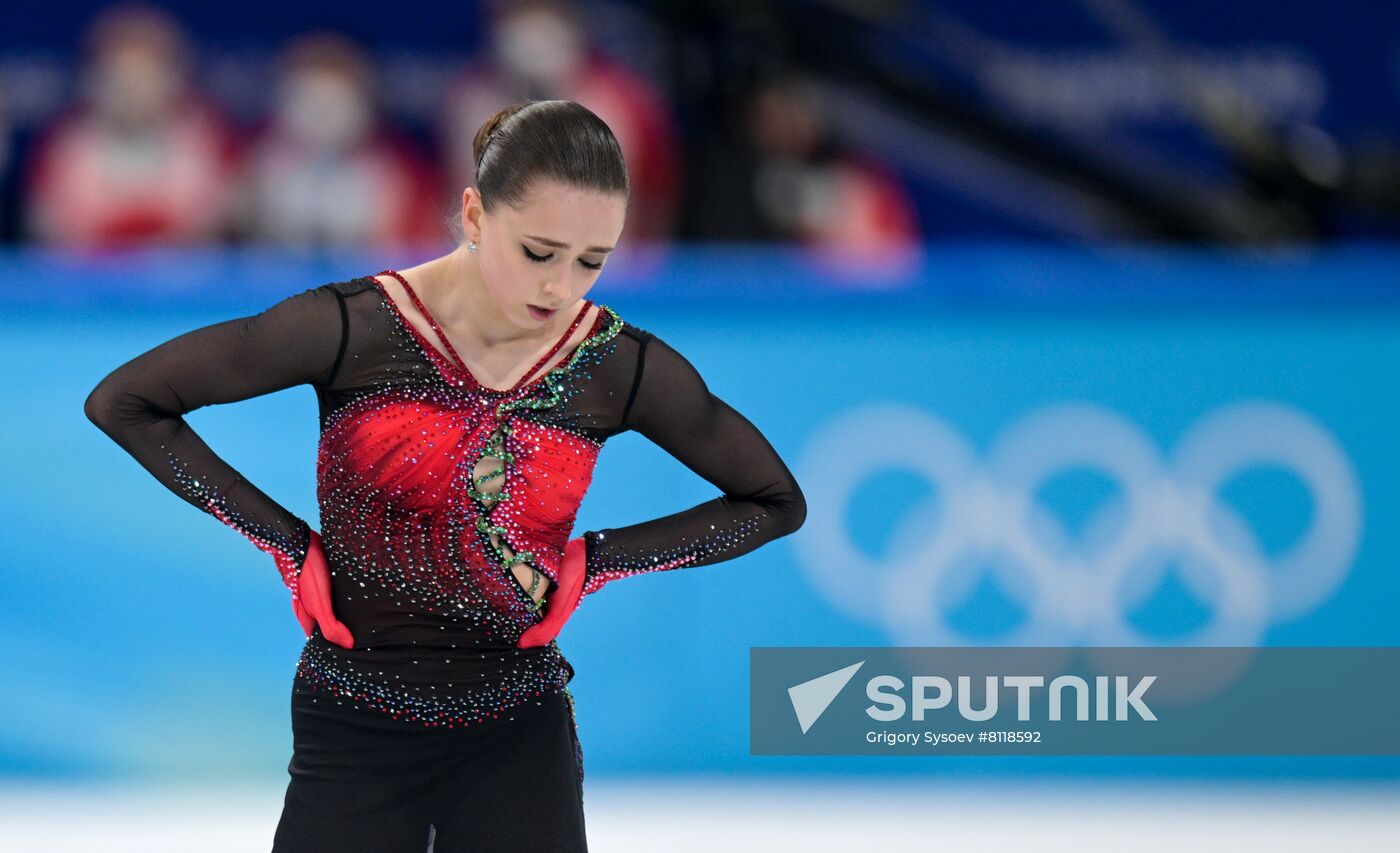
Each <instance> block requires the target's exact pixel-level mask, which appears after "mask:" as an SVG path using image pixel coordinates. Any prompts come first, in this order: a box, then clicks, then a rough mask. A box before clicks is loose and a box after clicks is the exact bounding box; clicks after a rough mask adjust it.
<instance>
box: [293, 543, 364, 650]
mask: <svg viewBox="0 0 1400 853" xmlns="http://www.w3.org/2000/svg"><path fill="white" fill-rule="evenodd" d="M297 575H298V579H297V587H296V593H295V594H294V595H293V596H292V611H293V612H294V613H296V617H297V621H298V622H300V623H301V628H302V630H303V631H305V632H306V636H308V637H309V636H311V632H312V631H313V630H314V629H315V627H316V626H317V625H320V626H321V636H323V637H325V638H326V639H327V640H330V641H331V642H332V643H335V644H336V645H337V646H340V647H342V648H346V649H353V648H354V647H355V638H354V636H352V635H351V633H350V629H349V628H346V627H345V625H344V624H343V623H342V622H341V621H340V620H339V619H337V618H335V611H334V610H333V609H332V608H331V570H330V565H329V564H327V562H326V552H325V551H324V550H323V548H322V546H321V534H319V533H317V532H316V531H314V530H313V531H311V544H310V546H309V547H307V549H306V562H304V563H302V565H301V569H300V570H299V571H298V573H297Z"/></svg>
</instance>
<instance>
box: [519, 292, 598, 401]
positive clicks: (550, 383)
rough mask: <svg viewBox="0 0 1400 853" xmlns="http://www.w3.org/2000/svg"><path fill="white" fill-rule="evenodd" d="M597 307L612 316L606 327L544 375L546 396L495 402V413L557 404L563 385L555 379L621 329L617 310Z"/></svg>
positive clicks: (561, 394) (580, 343)
mask: <svg viewBox="0 0 1400 853" xmlns="http://www.w3.org/2000/svg"><path fill="white" fill-rule="evenodd" d="M599 308H600V310H602V311H605V312H607V314H608V316H609V317H611V318H612V322H610V323H609V324H608V327H607V328H606V329H604V330H603V331H601V332H599V333H598V334H596V335H593V336H592V337H588V338H584V339H583V340H582V341H580V342H579V345H578V348H577V349H575V350H574V354H573V355H571V356H569V358H568V359H567V360H566V361H564V362H563V363H562V364H560V365H559V366H557V367H555V368H553V369H551V370H550V371H549V372H548V373H546V374H545V375H544V387H545V388H546V389H547V390H548V391H549V392H550V393H549V394H548V395H547V396H540V397H535V398H533V399H528V400H527V399H522V400H504V401H502V402H501V403H499V404H497V406H496V414H498V415H504V414H505V413H506V412H508V411H511V410H512V409H518V408H520V407H521V406H529V407H530V408H531V409H548V408H551V407H553V406H557V405H558V404H559V401H560V399H562V396H563V393H564V386H563V384H562V383H560V382H558V381H557V380H559V379H561V378H563V377H564V375H565V374H567V373H568V372H569V371H570V370H573V368H574V365H575V364H576V363H577V362H578V360H579V359H580V358H582V357H583V355H584V353H586V352H587V351H588V350H590V349H594V348H596V347H600V346H602V345H603V344H605V343H607V342H608V341H610V340H612V339H613V338H615V337H617V333H618V332H621V331H622V318H621V317H619V316H618V314H617V312H616V311H614V310H612V309H611V308H609V307H608V306H606V305H602V306H599Z"/></svg>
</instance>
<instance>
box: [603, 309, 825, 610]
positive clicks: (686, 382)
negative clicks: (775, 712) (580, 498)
mask: <svg viewBox="0 0 1400 853" xmlns="http://www.w3.org/2000/svg"><path fill="white" fill-rule="evenodd" d="M637 370H638V374H637V377H636V393H635V395H634V396H633V397H632V400H631V403H630V406H629V407H628V409H627V411H626V412H625V414H624V419H623V425H624V427H625V428H627V429H634V430H636V431H637V432H639V433H641V434H642V435H644V436H646V437H647V438H648V439H650V440H651V441H653V442H654V443H655V444H656V445H657V446H659V447H661V448H662V449H663V450H665V451H667V452H668V453H670V454H671V455H672V456H674V457H675V458H676V459H678V460H679V461H680V462H682V463H683V464H684V465H685V466H686V467H688V468H690V470H692V471H694V472H695V473H696V474H699V475H700V476H701V477H704V478H705V479H706V480H707V481H709V482H710V483H711V484H713V485H714V486H715V487H716V488H718V489H719V490H720V492H721V495H720V496H719V497H716V498H714V499H712V500H709V501H706V502H704V503H701V504H699V505H697V506H694V507H691V508H690V509H687V510H684V511H682V512H677V513H674V514H671V515H667V516H664V517H661V518H656V519H653V520H650V521H646V522H642V523H640V524H634V525H631V526H628V527H620V528H613V529H607V530H597V531H588V532H587V533H585V534H584V536H583V538H584V539H585V541H586V543H587V564H586V576H587V581H586V583H585V586H584V593H585V594H587V593H590V592H593V591H595V590H596V589H598V588H599V587H601V586H602V585H603V584H604V583H606V582H608V581H610V580H614V579H616V578H619V577H623V576H626V575H633V574H640V573H642V572H651V571H659V570H665V569H674V568H680V567H682V566H703V565H707V564H710V563H718V562H721V561H724V560H729V559H733V558H734V557H738V556H740V555H743V554H746V553H748V552H750V551H752V550H754V549H755V548H758V547H759V546H760V545H763V544H765V543H767V542H770V541H772V540H774V539H777V538H778V537H780V536H785V535H787V534H789V533H792V532H794V531H796V530H797V529H798V528H799V527H801V526H802V522H803V521H804V520H805V518H806V515H807V505H806V501H805V499H804V498H803V495H802V490H801V489H800V488H799V487H798V485H797V481H796V479H795V478H794V477H793V476H792V472H791V471H789V470H788V467H787V465H786V464H784V462H783V460H782V458H781V457H779V456H778V453H777V451H775V450H774V449H773V446H772V445H771V444H770V443H769V442H768V439H767V438H765V437H764V435H763V433H761V432H759V430H758V428H757V427H755V426H754V425H753V424H752V423H751V422H750V421H749V420H748V419H747V418H745V417H744V416H743V415H741V414H740V413H739V412H737V411H735V410H734V409H733V408H732V407H731V406H730V405H729V404H727V403H725V402H724V401H723V400H721V399H720V398H719V397H717V396H715V395H714V394H713V393H711V391H710V390H709V388H708V387H707V386H706V384H705V380H704V379H703V378H702V377H701V376H700V374H699V372H697V371H696V369H695V367H694V366H693V365H692V364H691V363H690V362H689V361H688V360H687V359H686V358H685V357H684V356H682V355H681V354H680V353H678V352H676V351H675V350H674V349H672V348H671V347H670V346H668V345H667V344H666V343H665V342H664V341H662V340H661V339H660V338H657V337H655V336H649V337H648V338H647V339H646V340H645V341H644V344H643V347H642V349H641V354H640V356H639V363H638V366H637Z"/></svg>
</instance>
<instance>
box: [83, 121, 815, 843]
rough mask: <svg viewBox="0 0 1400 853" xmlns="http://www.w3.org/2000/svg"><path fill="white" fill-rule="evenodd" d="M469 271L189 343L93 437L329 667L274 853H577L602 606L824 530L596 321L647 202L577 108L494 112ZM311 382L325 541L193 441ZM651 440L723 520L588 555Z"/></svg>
mask: <svg viewBox="0 0 1400 853" xmlns="http://www.w3.org/2000/svg"><path fill="white" fill-rule="evenodd" d="M473 153H474V154H475V156H476V162H477V186H476V187H468V188H466V189H465V191H464V192H463V194H462V209H461V214H462V231H463V234H462V238H463V243H462V244H461V245H459V246H458V247H457V248H456V249H455V250H453V251H452V252H450V253H448V254H446V255H444V256H442V257H439V258H436V259H434V260H431V261H428V262H426V263H423V264H420V265H418V266H415V267H410V268H408V269H403V270H398V271H394V270H385V271H384V272H382V273H379V274H377V275H372V276H364V277H361V278H355V279H352V280H349V281H343V282H335V283H331V284H325V285H322V286H320V287H316V288H314V289H311V290H307V291H304V292H302V293H299V294H296V295H293V296H290V297H288V298H286V299H284V300H282V301H280V302H278V303H276V304H275V305H273V306H271V307H270V308H268V309H267V310H265V311H263V312H262V313H260V314H257V315H254V316H250V317H244V318H240V319H234V320H228V321H225V322H222V323H216V324H214V325H211V326H207V327H204V328H201V329H197V330H194V331H192V332H188V333H186V334H184V335H181V336H179V337H177V338H174V339H173V340H170V341H168V342H166V343H164V344H162V345H160V346H158V347H156V348H155V349H152V350H151V351H149V352H147V353H144V354H142V355H140V356H138V357H137V358H135V359H133V360H132V361H130V362H128V363H126V364H124V365H122V366H121V367H119V368H117V369H116V370H115V371H113V372H112V373H111V374H110V375H109V376H108V377H107V378H105V379H104V380H103V381H102V382H101V383H100V384H99V385H98V386H97V387H96V388H95V389H94V390H93V392H92V393H91V395H90V396H89V398H88V400H87V404H86V412H87V414H88V416H89V417H90V418H91V419H92V420H93V422H94V423H96V424H97V425H98V426H99V427H101V428H102V429H103V430H104V431H105V432H106V433H107V434H108V435H110V436H111V437H112V438H113V439H114V440H115V441H116V442H117V443H118V444H120V445H121V446H122V447H123V448H124V449H125V450H127V451H128V452H129V453H131V455H132V456H134V457H135V458H136V459H137V461H139V462H140V463H141V464H142V465H143V466H144V467H146V468H147V469H148V470H149V471H150V472H151V473H152V474H154V475H155V476H156V477H157V478H158V479H159V480H160V481H161V482H162V483H164V484H165V485H166V486H167V487H169V488H170V489H172V490H173V491H175V492H176V493H177V494H179V495H180V496H181V497H183V498H184V499H185V500H187V501H189V502H190V503H192V504H194V505H195V506H197V507H199V508H200V509H203V510H205V511H207V512H209V513H211V514H213V515H214V516H216V517H217V518H219V519H220V520H221V521H223V522H224V523H225V524H228V525H229V526H231V527H232V528H234V529H235V530H237V531H238V532H239V533H241V534H243V535H244V536H246V537H247V538H248V539H249V540H251V542H252V543H253V544H254V545H256V546H257V547H258V548H260V549H262V550H263V551H265V552H267V553H268V554H270V555H271V556H272V557H273V559H274V560H275V562H276V565H277V568H278V570H279V572H280V574H281V577H282V579H283V581H284V582H285V583H286V585H287V586H288V587H289V588H290V589H291V592H292V604H293V609H294V611H295V614H296V617H297V619H298V620H299V621H300V623H301V625H302V627H303V628H304V629H305V631H306V633H307V636H308V640H307V642H306V645H305V646H304V648H303V651H302V654H301V658H300V660H299V661H298V664H297V671H296V676H295V678H294V680H293V690H292V699H291V711H292V731H293V743H294V749H293V755H292V759H291V762H290V764H289V765H288V772H289V773H290V775H291V781H290V783H289V785H288V787H287V792H286V800H285V804H284V808H283V812H282V817H281V821H280V823H279V824H278V827H277V832H276V837H275V840H274V847H273V849H274V851H276V853H306V851H338V852H339V851H356V853H392V852H393V851H415V853H417V851H424V850H426V849H427V848H428V845H429V843H430V839H432V842H431V843H432V844H433V845H434V847H433V849H434V853H455V851H465V850H471V851H543V850H560V851H581V850H586V849H587V842H586V840H585V836H584V815H583V755H582V749H581V747H580V744H579V740H578V734H577V730H576V728H575V718H574V709H573V697H572V695H571V694H570V692H569V688H568V683H569V681H570V680H571V679H572V678H573V675H574V669H573V667H572V666H571V665H570V663H569V661H568V660H567V659H566V658H565V657H564V655H563V653H562V652H561V650H560V648H559V644H558V641H557V639H556V636H557V635H558V633H559V631H560V628H561V627H562V626H563V625H564V623H565V621H566V620H567V619H568V618H569V617H570V615H571V614H572V613H573V611H574V609H575V608H576V607H577V606H578V604H579V602H580V600H581V599H582V598H583V597H584V596H586V595H588V594H590V593H593V592H596V591H597V590H598V589H600V588H601V587H602V586H603V585H604V584H606V583H608V582H609V581H613V580H617V579H619V578H625V577H628V576H631V575H636V574H640V573H643V572H652V571H661V570H667V569H675V568H680V567H687V566H690V567H693V566H703V565H707V564H711V563H717V562H720V561H723V560H729V559H732V558H734V557H738V556H740V555H742V554H745V553H748V552H750V551H752V550H754V549H755V548H757V547H759V546H760V545H762V544H764V543H766V542H770V541H772V540H773V539H776V538H777V537H780V536H783V535H786V534H788V533H792V532H793V531H795V530H797V529H798V527H800V526H801V525H802V522H803V520H804V518H805V515H806V505H805V502H804V500H803V496H802V492H801V490H800V489H799V488H798V485H797V483H796V481H795V480H794V479H793V476H792V474H791V472H790V471H789V470H788V468H787V466H786V465H785V464H784V462H783V460H782V459H781V458H780V457H779V456H778V454H777V453H776V452H775V451H774V449H773V447H772V446H771V444H770V443H769V442H768V441H767V440H766V439H765V438H764V436H763V435H762V433H760V432H759V430H758V429H757V428H755V427H754V425H753V424H752V423H750V422H749V421H748V420H747V419H746V418H745V417H744V416H743V415H741V414H740V413H738V412H737V411H735V410H734V409H733V408H731V407H730V406H729V405H728V404H726V403H725V402H724V401H723V400H721V399H720V398H718V397H717V396H715V395H714V394H713V393H712V392H711V391H710V390H709V389H708V388H707V386H706V384H705V381H704V380H703V379H702V378H701V377H700V375H699V374H698V373H697V372H696V370H695V368H694V367H693V366H692V365H691V364H690V362H689V361H687V360H686V359H685V358H684V357H683V356H681V355H680V354H679V353H678V352H677V351H676V350H674V349H672V348H671V347H670V346H668V345H667V344H666V343H665V342H664V341H663V340H662V339H661V338H659V337H657V336H655V335H653V334H651V333H649V332H647V331H644V330H642V329H640V328H637V327H636V326H633V325H632V324H630V323H628V322H626V321H625V320H623V319H622V318H621V317H619V316H618V314H617V312H615V311H613V310H612V309H611V308H609V307H608V306H606V305H603V304H598V303H594V302H593V301H591V300H589V299H586V298H585V295H586V294H587V293H588V291H589V290H590V289H591V288H592V287H593V285H594V283H595V282H596V281H597V279H598V276H599V272H600V270H601V269H602V268H603V267H604V266H605V264H606V262H607V259H608V255H609V253H610V252H611V251H612V250H613V249H614V247H615V245H616V243H617V240H618V237H619V235H620V234H621V232H622V227H623V221H624V217H625V214H626V210H627V196H628V186H627V175H626V171H625V168H624V164H623V158H622V153H621V150H620V149H619V147H618V144H617V140H616V139H615V138H614V137H613V134H612V132H611V131H610V130H609V128H608V126H607V125H606V124H604V123H603V122H602V121H601V120H600V119H599V118H598V117H597V116H595V115H594V114H593V113H592V112H590V111H589V110H587V109H585V108H584V107H582V106H580V105H579V104H577V103H574V102H572V101H534V102H529V103H525V104H522V105H517V106H514V107H510V108H507V109H504V110H502V111H501V112H499V113H497V114H496V115H495V116H493V117H492V118H491V119H490V120H488V121H487V122H486V124H485V125H484V126H483V127H482V128H481V130H480V132H479V133H478V134H477V137H476V140H475V150H474V152H473ZM303 383H309V384H310V385H311V386H312V387H313V388H315V390H316V394H317V399H318V402H319V410H320V424H321V437H320V445H319V452H318V460H317V497H318V502H319V506H320V513H321V525H322V527H321V530H320V531H319V532H318V531H315V530H312V529H311V527H310V526H309V525H308V524H307V522H306V521H304V520H302V519H301V518H298V517H297V516H295V515H293V514H292V513H290V512H288V511H287V510H286V509H284V508H283V507H282V506H280V505H278V503H277V502H276V501H274V500H273V499H272V498H270V497H269V496H267V495H266V494H264V493H263V492H262V491H260V490H259V489H258V488H257V487H256V486H254V485H253V484H252V483H250V482H248V481H247V480H244V479H243V478H242V477H241V476H240V475H239V474H238V472H237V471H235V470H234V469H233V468H231V467H230V466H229V465H228V464H227V463H225V462H224V461H223V460H222V459H221V458H220V457H219V456H217V455H216V454H215V453H214V452H213V451H212V450H211V449H210V448H209V447H208V446H207V445H206V444H205V443H204V442H203V441H202V440H201V439H200V437H199V436H198V435H197V434H196V433H195V432H194V431H193V430H191V429H190V427H189V425H188V424H187V423H186V421H185V420H184V418H183V415H184V414H186V413H188V412H190V411H193V410H195V409H198V408H200V407H202V406H206V405H209V404H212V403H229V402H234V401H237V400H244V399H247V398H249V397H254V396H257V395H260V394H267V393H270V392H273V391H276V390H278V389H282V388H288V387H291V386H295V385H300V384H303ZM627 430H636V431H637V432H638V433H641V434H642V435H644V436H646V437H647V438H648V439H650V440H651V441H653V442H655V443H656V444H657V445H658V446H660V447H661V448H663V449H664V450H666V451H667V452H669V453H670V454H672V455H673V456H674V457H675V458H676V459H678V460H679V461H680V462H682V463H684V464H685V465H686V466H687V467H689V468H690V469H691V470H693V471H695V472H696V473H697V474H699V475H700V476H702V477H704V478H705V479H706V480H708V481H709V482H710V483H712V484H714V485H715V486H716V487H717V488H718V489H720V490H721V491H722V492H723V494H722V496H719V497H716V498H714V499H713V500H710V501H707V502H705V503H702V504H699V505H698V506H695V507H692V508H690V509H686V510H684V511H681V512H676V513H674V514H671V515H667V516H664V517H660V518H656V519H653V520H650V521H646V522H643V523H639V524H634V525H631V526H626V527H619V528H613V529H606V530H593V531H588V532H585V533H584V534H583V535H582V536H579V537H576V538H570V536H571V532H572V529H573V523H574V518H575V515H576V513H577V510H578V507H579V504H580V502H581V501H582V499H583V496H584V493H585V491H586V490H587V489H588V485H589V482H590V480H591V478H592V472H593V467H594V463H595V461H596V459H597V456H598V452H599V450H600V449H601V448H602V446H603V444H604V442H606V441H607V440H608V439H609V438H611V437H613V436H615V435H618V434H620V433H623V432H626V431H627Z"/></svg>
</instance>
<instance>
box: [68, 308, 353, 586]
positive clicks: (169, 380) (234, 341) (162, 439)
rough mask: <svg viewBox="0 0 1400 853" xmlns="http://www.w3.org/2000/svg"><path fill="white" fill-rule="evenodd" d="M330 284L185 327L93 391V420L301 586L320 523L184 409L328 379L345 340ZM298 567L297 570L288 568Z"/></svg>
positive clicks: (88, 404) (90, 413) (176, 490)
mask: <svg viewBox="0 0 1400 853" xmlns="http://www.w3.org/2000/svg"><path fill="white" fill-rule="evenodd" d="M344 316H345V315H344V309H343V305H342V302H341V299H340V297H339V294H338V293H337V292H336V291H335V290H334V289H333V288H331V287H330V286H329V285H327V286H324V287H319V288H315V289H312V290H306V291H303V292H302V293H299V294H296V295H293V296H289V297H287V298H285V299H283V300H282V301H280V302H278V303H277V304H275V305H273V306H272V307H270V308H268V309H267V310H265V311H263V312H261V313H259V314H255V315H252V316H249V317H241V318H238V319H234V320H227V321H224V322H221V323H215V324H213V325H210V326H205V327H203V328H200V329H195V330H194V331H191V332H186V333H185V334H183V335H180V336H179V337H176V338H173V339H172V340H169V341H167V342H165V343H163V344H161V345H159V346H157V347H155V348H154V349H152V350H150V351H148V352H145V353H143V354H141V355H139V356H137V357H136V358H133V359H132V360H131V361H128V362H127V363H126V364H123V365H121V366H120V367H118V368H117V369H116V370H114V371H112V372H111V373H110V374H109V375H108V376H107V377H106V378H104V379H103V380H102V381H101V382H100V383H98V385H97V387H96V388H94V389H93V390H92V392H91V393H90V394H89V395H88V398H87V401H86V403H85V404H84V406H83V410H84V412H85V413H86V414H87V417H88V418H89V419H90V420H91V421H92V422H93V423H94V424H96V425H97V426H98V427H99V428H100V429H101V430H102V431H103V432H105V433H106V434H107V435H108V436H110V437H111V438H112V439H113V440H114V441H116V443H117V444H119V445H121V447H122V448H123V449H125V450H126V451H127V452H128V453H130V454H131V455H132V456H133V457H134V458H135V459H136V461H137V462H139V463H140V464H141V465H142V466H144V467H145V468H146V470H148V471H150V472H151V473H152V474H153V475H155V477H156V479H157V480H159V481H160V482H161V483H163V484H165V486H166V487H167V488H169V489H170V490H171V491H173V492H174V493H175V494H177V495H179V496H180V497H181V498H183V499H184V500H186V501H188V502H189V503H191V504H193V505H194V506H196V507H198V508H200V509H202V510H204V511H205V512H208V513H210V514H212V515H214V516H216V517H218V518H219V519H220V520H221V521H223V522H224V523H225V524H227V525H229V526H230V527H232V528H234V529H235V530H237V531H238V532H240V533H242V534H243V535H244V536H246V537H247V538H248V539H249V540H251V541H252V542H253V544H255V545H257V546H258V547H259V548H260V549H262V550H263V551H266V552H267V553H269V554H271V555H272V556H273V557H274V559H276V561H277V564H278V569H279V571H281V572H282V574H283V579H284V581H286V582H287V583H288V585H289V586H291V587H292V589H293V590H294V591H295V586H294V580H295V573H296V571H297V569H298V568H299V567H300V565H301V564H302V562H303V561H304V560H305V557H306V551H307V548H308V547H309V542H310V536H311V529H310V527H309V526H308V525H307V523H306V522H305V521H303V520H302V519H301V518H298V517H297V516H295V515H293V514H292V513H290V512H288V511H287V510H286V509H285V508H283V507H282V506H281V505H279V504H278V503H277V502H276V501H274V500H273V499H272V498H270V497H268V496H267V495H266V494H264V493H263V492H262V491H261V490H259V489H258V488H257V487H256V486H254V485H253V484H252V483H250V482H248V481H247V480H244V479H243V477H242V476H240V475H239V473H238V472H237V471H235V470H234V469H233V468H232V467H230V466H229V465H228V463H226V462H225V461H224V460H223V459H221V458H220V457H219V456H218V455H217V454H215V453H214V451H212V450H211V449H210V448H209V446H208V445H206V444H205V443H204V441H203V439H201V438H200V437H199V435H198V434H196V433H195V431H194V430H193V429H191V428H190V426H189V424H188V423H187V422H186V421H185V419H184V417H183V416H184V415H185V414H186V413H188V412H192V411H194V410H195V409H198V408H201V407H203V406H207V405H210V404H213V403H232V402H236V401H238V400H246V399H248V398H249V397H256V396H259V395H262V394H268V393H271V392H273V391H277V390H279V389H282V388H288V387H291V386H294V385H300V384H302V383H308V382H310V383H328V382H329V381H331V379H332V378H333V374H334V372H335V370H336V369H337V368H338V366H339V360H340V357H341V353H342V351H343V346H344ZM289 571H291V572H292V573H293V574H292V575H290V576H289V575H288V574H287V573H288V572H289Z"/></svg>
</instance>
